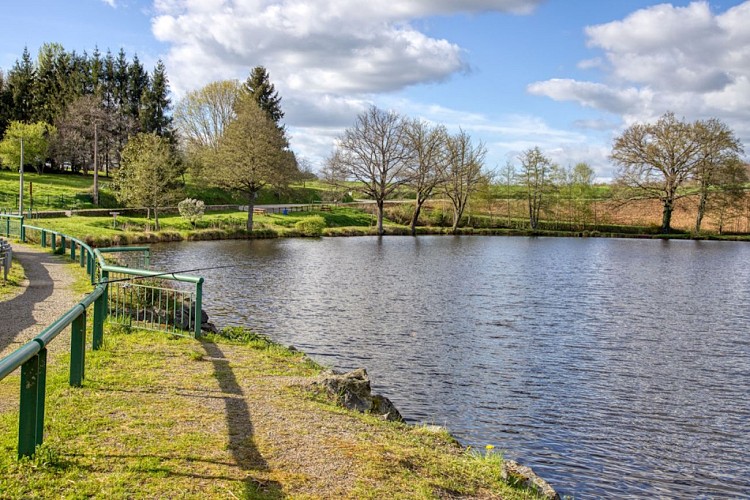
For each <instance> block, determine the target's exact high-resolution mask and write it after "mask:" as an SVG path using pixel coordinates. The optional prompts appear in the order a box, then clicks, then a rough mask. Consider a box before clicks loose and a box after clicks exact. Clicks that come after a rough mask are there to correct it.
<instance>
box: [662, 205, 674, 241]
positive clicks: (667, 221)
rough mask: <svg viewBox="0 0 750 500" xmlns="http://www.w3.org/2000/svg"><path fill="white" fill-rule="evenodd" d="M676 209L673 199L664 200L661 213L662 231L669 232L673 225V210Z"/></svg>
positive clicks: (663, 232)
mask: <svg viewBox="0 0 750 500" xmlns="http://www.w3.org/2000/svg"><path fill="white" fill-rule="evenodd" d="M673 209H674V201H673V200H664V209H663V210H662V213H661V233H662V234H669V233H670V231H671V229H672V227H671V224H672V210H673Z"/></svg>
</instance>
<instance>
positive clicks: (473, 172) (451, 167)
mask: <svg viewBox="0 0 750 500" xmlns="http://www.w3.org/2000/svg"><path fill="white" fill-rule="evenodd" d="M447 144H448V148H447V149H448V162H447V164H446V169H445V182H444V183H443V191H444V193H445V196H447V197H448V199H449V200H450V201H451V203H452V204H453V226H452V228H451V230H452V231H453V232H454V233H455V232H456V230H457V229H458V225H459V223H460V222H461V217H463V214H464V211H465V210H466V206H467V205H468V203H469V197H470V196H471V194H472V193H473V192H474V191H475V190H476V188H477V185H478V184H479V183H480V182H481V180H482V176H483V175H484V173H483V168H484V158H485V156H486V155H487V148H485V146H484V143H482V142H479V143H478V144H477V145H474V144H473V143H472V140H471V137H470V136H469V134H467V133H466V132H465V131H464V130H460V131H459V132H458V133H457V134H455V135H453V136H449V138H448V141H447Z"/></svg>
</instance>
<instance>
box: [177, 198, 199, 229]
mask: <svg viewBox="0 0 750 500" xmlns="http://www.w3.org/2000/svg"><path fill="white" fill-rule="evenodd" d="M177 210H179V211H180V216H182V218H183V219H187V220H189V221H190V224H192V226H193V227H195V225H196V223H197V222H198V221H199V220H200V219H201V217H203V213H204V212H205V210H206V205H205V203H203V202H202V201H201V200H196V199H193V198H185V199H184V200H182V201H181V202H179V203H178V204H177Z"/></svg>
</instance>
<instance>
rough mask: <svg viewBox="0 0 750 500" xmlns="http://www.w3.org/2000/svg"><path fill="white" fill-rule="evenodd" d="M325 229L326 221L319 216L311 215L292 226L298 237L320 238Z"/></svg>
mask: <svg viewBox="0 0 750 500" xmlns="http://www.w3.org/2000/svg"><path fill="white" fill-rule="evenodd" d="M325 228H326V220H325V219H324V218H323V217H321V216H320V215H313V216H312V217H307V218H305V219H302V220H301V221H299V222H297V223H296V224H295V225H294V229H296V230H297V231H298V232H299V234H300V236H320V235H322V234H323V229H325Z"/></svg>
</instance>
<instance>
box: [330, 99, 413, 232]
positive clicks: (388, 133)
mask: <svg viewBox="0 0 750 500" xmlns="http://www.w3.org/2000/svg"><path fill="white" fill-rule="evenodd" d="M404 130H405V127H404V119H403V118H402V117H401V115H399V114H398V113H395V112H393V111H383V110H381V109H378V108H377V107H375V106H371V107H370V108H369V109H368V110H367V111H365V112H363V113H361V114H360V115H359V116H357V119H356V121H355V123H354V125H353V126H352V127H350V128H348V129H346V130H345V131H344V134H343V135H342V136H341V137H340V138H339V140H338V145H337V147H336V149H335V150H334V152H333V154H332V156H331V157H330V158H329V160H328V168H329V169H330V170H331V172H332V174H331V176H332V177H333V178H337V179H347V180H354V181H358V182H360V183H361V184H362V185H361V186H359V187H358V188H357V189H359V190H361V191H362V192H364V194H366V195H367V196H370V197H371V198H372V199H373V200H375V203H376V205H377V214H378V234H380V235H382V234H383V233H384V230H383V208H384V205H385V200H386V199H387V198H388V196H390V195H391V194H392V193H393V192H394V191H395V190H396V188H398V187H399V186H401V185H403V184H404V183H405V182H407V181H408V176H407V167H408V165H409V163H410V162H411V159H412V151H411V149H410V148H409V146H408V144H407V141H406V140H405V137H404V136H405V133H404Z"/></svg>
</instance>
